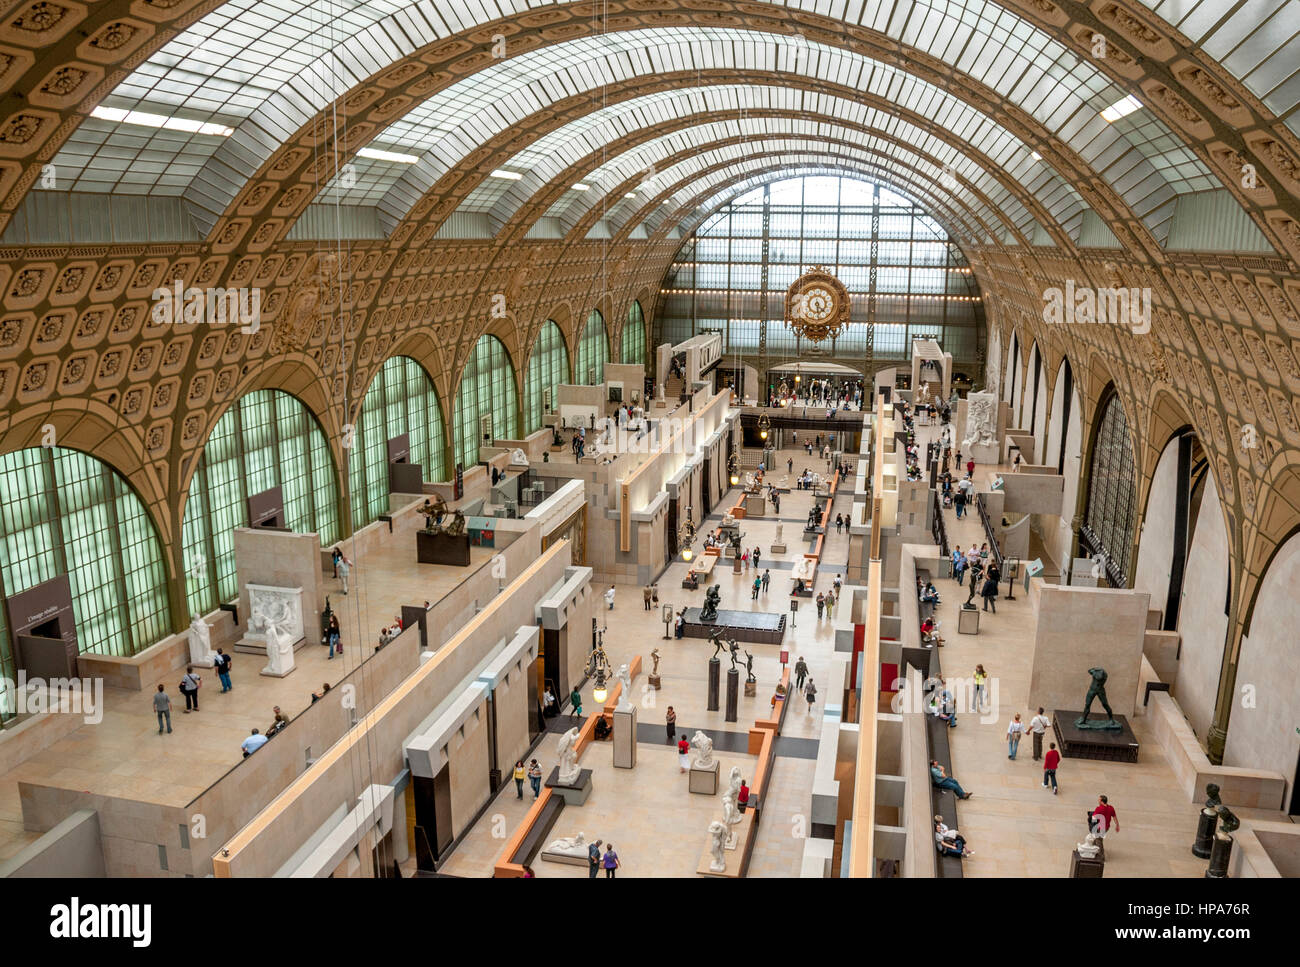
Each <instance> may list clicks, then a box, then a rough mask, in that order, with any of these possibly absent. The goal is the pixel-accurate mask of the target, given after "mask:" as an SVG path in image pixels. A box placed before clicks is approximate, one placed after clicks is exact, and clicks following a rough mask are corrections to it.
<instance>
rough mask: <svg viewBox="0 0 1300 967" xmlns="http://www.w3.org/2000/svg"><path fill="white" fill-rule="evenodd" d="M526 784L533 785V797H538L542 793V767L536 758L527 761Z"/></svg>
mask: <svg viewBox="0 0 1300 967" xmlns="http://www.w3.org/2000/svg"><path fill="white" fill-rule="evenodd" d="M528 784H529V785H530V786H532V787H533V798H534V799H537V798H539V797H540V796H541V794H542V767H541V766H540V765H539V764H538V762H537V760H536V759H530V760H529V762H528Z"/></svg>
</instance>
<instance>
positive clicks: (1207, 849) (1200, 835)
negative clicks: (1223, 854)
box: [1192, 806, 1219, 860]
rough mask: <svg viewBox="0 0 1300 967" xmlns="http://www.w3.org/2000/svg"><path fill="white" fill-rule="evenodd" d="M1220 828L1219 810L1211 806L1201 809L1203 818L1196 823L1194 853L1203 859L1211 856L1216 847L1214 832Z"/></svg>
mask: <svg viewBox="0 0 1300 967" xmlns="http://www.w3.org/2000/svg"><path fill="white" fill-rule="evenodd" d="M1218 828H1219V811H1218V810H1217V809H1214V808H1212V807H1210V806H1206V807H1205V808H1204V809H1202V810H1201V818H1200V820H1199V821H1198V822H1197V824H1196V842H1194V843H1193V844H1192V855H1193V856H1199V857H1200V858H1201V859H1203V860H1208V859H1209V858H1210V853H1211V851H1212V849H1213V847H1214V834H1215V832H1217V831H1218Z"/></svg>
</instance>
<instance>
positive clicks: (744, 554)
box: [740, 547, 749, 571]
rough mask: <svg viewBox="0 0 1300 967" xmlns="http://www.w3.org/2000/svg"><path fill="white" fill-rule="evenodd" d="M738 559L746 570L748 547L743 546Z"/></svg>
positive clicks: (747, 566)
mask: <svg viewBox="0 0 1300 967" xmlns="http://www.w3.org/2000/svg"><path fill="white" fill-rule="evenodd" d="M740 560H741V562H742V563H743V564H744V565H745V570H746V571H748V570H749V548H748V547H747V548H745V550H744V552H743V553H742V554H741V555H740Z"/></svg>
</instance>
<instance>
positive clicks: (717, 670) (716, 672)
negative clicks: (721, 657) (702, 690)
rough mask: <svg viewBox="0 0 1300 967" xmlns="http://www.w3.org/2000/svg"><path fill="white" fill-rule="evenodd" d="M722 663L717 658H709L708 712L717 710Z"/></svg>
mask: <svg viewBox="0 0 1300 967" xmlns="http://www.w3.org/2000/svg"><path fill="white" fill-rule="evenodd" d="M721 669H722V663H721V662H720V661H718V659H717V658H710V659H709V706H708V710H709V711H710V712H716V711H717V710H718V681H719V677H720V675H721Z"/></svg>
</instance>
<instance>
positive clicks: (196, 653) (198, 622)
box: [189, 615, 212, 668]
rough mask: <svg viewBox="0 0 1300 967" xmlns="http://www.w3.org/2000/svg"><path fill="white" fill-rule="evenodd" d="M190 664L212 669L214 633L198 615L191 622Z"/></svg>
mask: <svg viewBox="0 0 1300 967" xmlns="http://www.w3.org/2000/svg"><path fill="white" fill-rule="evenodd" d="M189 639H190V664H191V665H203V666H205V667H207V668H211V667H212V632H211V631H210V630H209V629H208V623H207V622H206V621H204V620H203V619H202V618H200V617H199V616H198V615H195V616H194V620H193V621H191V622H190V632H189Z"/></svg>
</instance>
